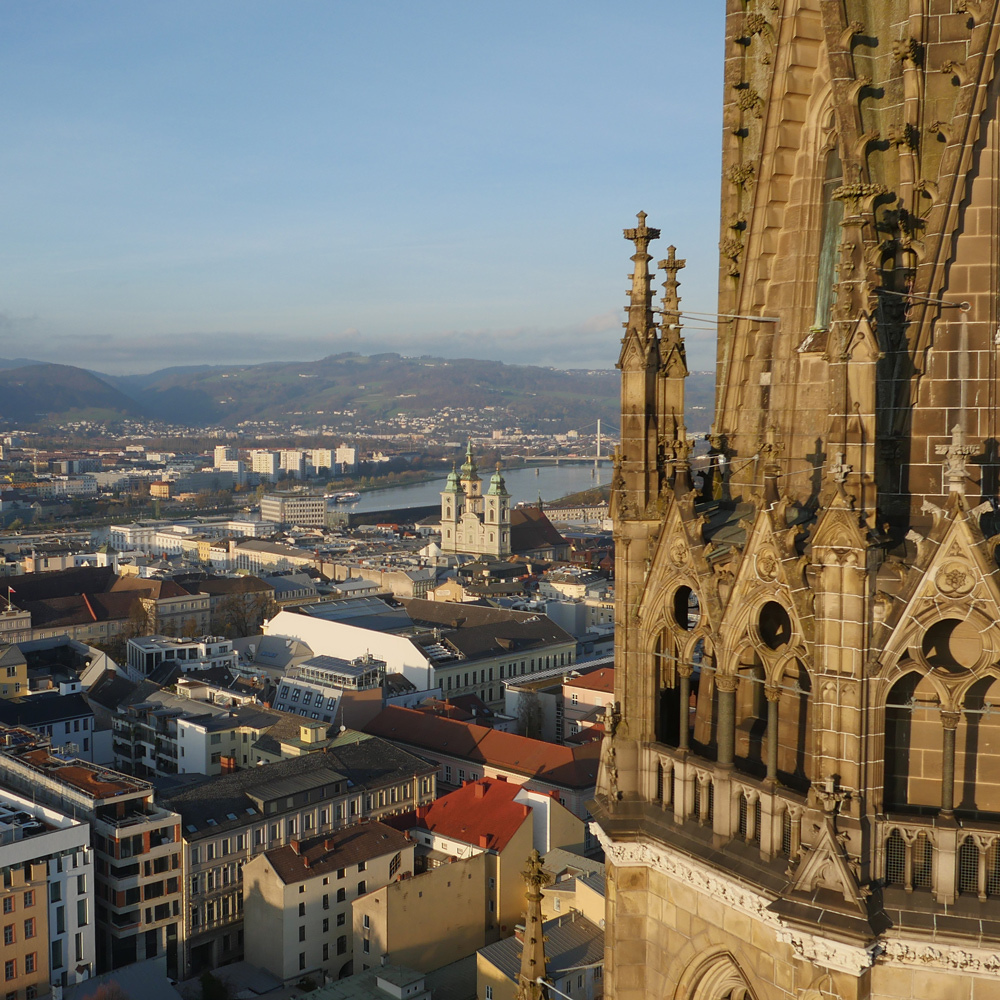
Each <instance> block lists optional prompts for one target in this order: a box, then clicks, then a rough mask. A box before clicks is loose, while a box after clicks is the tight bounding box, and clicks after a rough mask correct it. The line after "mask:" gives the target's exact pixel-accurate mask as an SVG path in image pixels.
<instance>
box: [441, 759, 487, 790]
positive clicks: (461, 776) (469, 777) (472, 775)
mask: <svg viewBox="0 0 1000 1000" xmlns="http://www.w3.org/2000/svg"><path fill="white" fill-rule="evenodd" d="M478 780H479V772H478V771H469V773H468V774H466V773H465V768H464V767H460V768H459V769H458V783H459V784H462V782H464V781H478ZM444 782H445V784H448V785H450V784H451V764H445V766H444Z"/></svg>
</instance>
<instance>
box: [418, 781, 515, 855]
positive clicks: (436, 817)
mask: <svg viewBox="0 0 1000 1000" xmlns="http://www.w3.org/2000/svg"><path fill="white" fill-rule="evenodd" d="M519 791H521V786H520V785H516V784H514V782H512V781H498V780H497V779H496V778H481V779H480V780H479V781H468V782H466V783H465V785H464V786H463V787H462V788H458V789H456V790H455V791H454V792H450V793H449V794H448V795H442V796H441V798H439V799H435V801H434V802H432V803H431V804H430V805H429V806H421V807H420V808H419V809H417V815H416V820H415V822H414V824H413V825H414V827H415V828H418V829H423V830H431V831H432V832H434V833H436V834H438V836H441V837H448V838H449V839H450V840H460V841H461V842H462V843H464V844H472V845H473V847H484V848H487V849H489V850H493V851H502V850H503V849H504V848H505V847H506V846H507V844H508V843H509V842H510V839H511V837H513V836H514V834H515V833H517V831H518V830H519V829H520V828H521V824H522V823H523V822H524V821H525V820H526V819H527V818H528V817H529V816H530V815H531V806H528V805H524V804H523V803H521V802H515V801H514V796H515V795H517V793H518V792H519Z"/></svg>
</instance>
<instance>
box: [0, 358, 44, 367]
mask: <svg viewBox="0 0 1000 1000" xmlns="http://www.w3.org/2000/svg"><path fill="white" fill-rule="evenodd" d="M44 363H45V362H44V361H32V360H31V358H0V368H25V367H27V366H28V365H41V364H44Z"/></svg>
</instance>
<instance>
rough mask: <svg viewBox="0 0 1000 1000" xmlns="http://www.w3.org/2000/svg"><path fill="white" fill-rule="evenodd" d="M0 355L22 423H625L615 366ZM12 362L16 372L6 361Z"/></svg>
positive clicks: (698, 388) (5, 397)
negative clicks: (98, 368)
mask: <svg viewBox="0 0 1000 1000" xmlns="http://www.w3.org/2000/svg"><path fill="white" fill-rule="evenodd" d="M18 364H19V363H18V362H16V361H10V362H4V361H2V360H0V417H4V418H7V419H11V420H18V421H21V422H25V423H41V422H49V421H50V420H52V419H55V418H59V419H60V420H62V419H65V418H66V417H67V415H70V414H75V415H80V416H84V415H85V416H88V417H90V418H92V419H113V418H114V417H115V416H119V417H122V416H132V417H143V416H145V417H149V418H154V419H161V420H164V421H167V422H170V423H174V424H181V425H187V426H206V425H213V424H221V425H224V426H234V425H236V424H237V423H239V422H240V421H244V420H261V421H264V420H273V421H276V422H278V423H280V424H282V425H288V424H293V423H298V424H304V425H307V426H308V425H316V424H324V423H326V424H337V423H339V422H340V420H341V418H340V417H339V416H338V413H341V414H342V413H343V412H344V411H351V412H353V413H354V414H355V415H356V417H355V419H356V421H357V422H360V423H367V424H370V423H372V422H373V421H376V420H379V419H386V418H388V417H393V416H395V415H396V414H397V413H404V414H407V415H408V416H417V417H419V416H430V415H432V414H434V413H438V412H440V411H441V410H442V409H444V408H448V409H451V410H459V409H464V408H469V409H480V410H481V409H485V408H493V409H494V410H496V411H498V412H502V413H504V414H505V415H506V420H505V421H504V423H507V424H509V425H511V426H516V425H524V426H526V427H530V426H534V427H543V428H549V429H551V430H552V431H553V432H557V431H563V430H569V429H571V428H577V429H579V430H583V431H589V429H590V428H591V427H592V426H593V425H594V424H596V421H597V418H598V417H600V418H601V420H602V421H603V422H604V426H605V430H606V431H607V432H608V433H614V432H615V431H616V430H617V428H618V422H619V407H620V403H619V392H620V378H619V374H618V372H617V371H614V370H608V371H601V370H596V371H593V370H587V371H563V370H554V369H550V368H538V367H534V366H531V365H506V364H501V363H500V362H498V361H477V360H474V359H471V358H458V359H446V358H436V357H422V358H404V357H401V356H400V355H398V354H376V355H372V356H365V355H361V354H337V355H333V356H331V357H327V358H323V359H321V360H319V361H298V362H276V363H269V364H260V365H232V366H221V365H189V366H178V367H173V368H165V369H161V370H160V371H156V372H151V373H149V374H148V375H124V376H113V375H103V374H101V373H99V372H90V371H85V370H84V369H82V368H73V367H70V366H68V365H51V364H39V363H37V362H32V363H27V364H25V365H23V366H18V367H13V366H15V365H18ZM5 365H10V366H11V367H5ZM714 382H715V378H714V374H713V373H711V372H692V373H691V375H690V377H689V378H688V380H687V400H688V408H689V409H688V424H689V430H690V431H691V433H693V434H700V433H704V432H705V431H707V430H708V427H709V424H710V422H711V413H712V399H713V393H714Z"/></svg>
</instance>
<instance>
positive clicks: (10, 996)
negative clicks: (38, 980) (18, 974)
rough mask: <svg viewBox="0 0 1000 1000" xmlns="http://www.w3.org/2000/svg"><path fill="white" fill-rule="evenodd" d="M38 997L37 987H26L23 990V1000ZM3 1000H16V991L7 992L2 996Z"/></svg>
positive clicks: (32, 999) (31, 999) (33, 999)
mask: <svg viewBox="0 0 1000 1000" xmlns="http://www.w3.org/2000/svg"><path fill="white" fill-rule="evenodd" d="M37 996H38V987H37V986H26V987H25V990H24V1000H35V997H37ZM4 1000H18V996H17V990H9V991H8V992H7V993H5V994H4Z"/></svg>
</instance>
